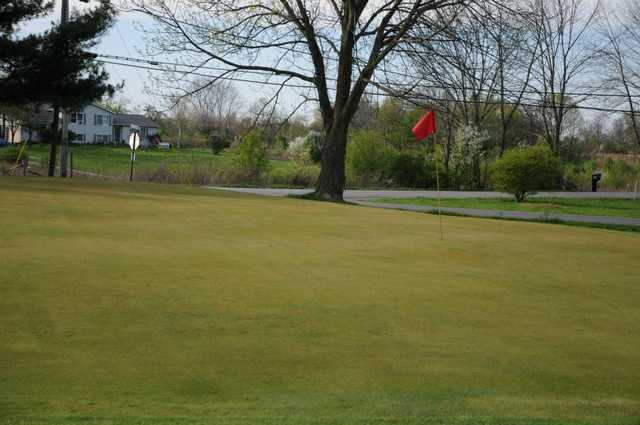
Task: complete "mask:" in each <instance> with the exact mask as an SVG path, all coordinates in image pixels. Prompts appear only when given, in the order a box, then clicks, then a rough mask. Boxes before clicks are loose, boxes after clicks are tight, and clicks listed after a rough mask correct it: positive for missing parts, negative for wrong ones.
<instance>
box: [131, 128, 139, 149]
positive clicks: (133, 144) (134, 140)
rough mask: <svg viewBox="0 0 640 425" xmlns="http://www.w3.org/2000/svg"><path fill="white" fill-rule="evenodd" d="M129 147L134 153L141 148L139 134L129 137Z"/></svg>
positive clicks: (132, 134)
mask: <svg viewBox="0 0 640 425" xmlns="http://www.w3.org/2000/svg"><path fill="white" fill-rule="evenodd" d="M129 147H130V148H131V150H134V151H135V150H136V149H138V148H139V147H140V136H139V135H138V133H137V132H136V133H131V136H129Z"/></svg>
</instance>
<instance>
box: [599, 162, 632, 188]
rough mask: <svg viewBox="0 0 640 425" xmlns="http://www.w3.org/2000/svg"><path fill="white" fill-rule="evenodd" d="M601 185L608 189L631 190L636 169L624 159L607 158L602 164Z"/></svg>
mask: <svg viewBox="0 0 640 425" xmlns="http://www.w3.org/2000/svg"><path fill="white" fill-rule="evenodd" d="M602 168H603V171H604V176H603V179H602V183H603V186H605V187H606V188H607V189H610V190H623V189H628V190H632V189H633V186H634V184H635V181H636V180H637V179H638V170H637V169H636V168H635V167H634V166H633V165H632V164H629V163H628V162H626V161H623V160H618V159H613V158H607V160H606V161H605V162H604V165H603V167H602Z"/></svg>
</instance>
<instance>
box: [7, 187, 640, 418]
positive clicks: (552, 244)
mask: <svg viewBox="0 0 640 425" xmlns="http://www.w3.org/2000/svg"><path fill="white" fill-rule="evenodd" d="M0 199H2V202H0V217H1V218H2V219H1V220H0V247H2V248H1V249H2V254H1V255H2V257H1V258H2V260H1V261H2V264H1V266H0V291H1V293H2V296H1V297H0V383H1V385H0V423H3V424H45V423H46V424H50V423H54V424H66V423H73V424H76V423H91V424H99V425H107V424H109V425H116V424H118V425H119V424H174V423H178V424H300V423H307V424H386V423H394V424H396V423H403V424H404V423H408V424H419V423H420V424H423V423H434V424H435V423H438V424H441V423H453V424H478V423H482V424H511V423H518V424H543V423H544V424H561V423H562V424H565V423H572V424H574V423H575V424H578V423H580V424H587V423H602V424H605V423H606V424H638V421H640V385H638V383H639V382H640V357H639V356H638V353H639V352H640V336H639V335H640V304H639V303H638V300H640V285H639V283H640V282H639V281H638V269H637V266H638V264H639V263H640V251H639V250H638V247H639V246H640V238H639V237H638V235H635V234H627V233H619V232H608V231H603V230H594V229H579V228H571V227H561V226H550V225H545V224H537V223H518V222H507V221H493V220H480V219H472V218H458V217H445V226H446V235H447V239H446V241H444V242H439V241H438V225H437V223H438V221H437V217H434V216H431V215H425V214H412V213H406V212H398V211H388V210H376V209H368V208H363V207H357V206H346V205H334V204H326V203H319V202H312V201H301V200H294V199H267V198H258V197H251V196H244V195H240V194H230V193H218V192H212V191H206V190H203V189H196V188H183V187H180V186H170V187H165V186H159V185H150V184H147V185H145V184H136V185H133V186H129V185H126V184H121V183H110V182H101V181H81V180H77V179H74V180H73V181H61V180H49V179H24V178H13V179H11V178H0Z"/></svg>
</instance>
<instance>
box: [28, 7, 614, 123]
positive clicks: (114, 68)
mask: <svg viewBox="0 0 640 425" xmlns="http://www.w3.org/2000/svg"><path fill="white" fill-rule="evenodd" d="M592 1H595V0H586V3H585V5H591V2H592ZM621 2H624V0H604V3H605V4H606V5H607V6H608V7H609V8H611V7H613V6H615V5H616V4H618V5H619V4H620V3H621ZM70 3H71V8H72V9H77V8H80V9H82V8H87V7H95V5H96V3H95V2H93V4H91V3H90V4H89V5H86V4H84V3H81V2H80V1H79V0H70ZM55 6H56V7H55V9H54V11H53V12H52V14H51V15H50V16H47V17H44V18H40V19H36V20H32V21H29V22H28V23H26V24H25V25H23V27H22V31H23V32H26V33H30V32H40V31H43V30H45V29H47V28H48V27H50V26H51V25H52V23H54V22H55V23H57V22H58V21H59V17H60V6H61V1H60V0H55ZM614 10H618V9H617V8H615V7H614ZM152 25H153V22H152V21H151V19H150V18H148V17H147V16H145V15H142V14H139V13H135V12H121V13H120V14H119V15H118V17H117V19H116V23H115V25H114V26H113V27H112V28H111V29H110V30H109V31H108V33H107V34H106V35H105V36H103V37H102V39H101V40H100V42H99V44H98V45H97V46H95V47H94V48H93V49H92V51H94V52H95V53H98V54H105V55H115V56H127V57H135V58H147V57H146V56H145V53H144V52H145V40H144V34H143V31H142V29H143V28H144V27H145V26H146V27H148V26H152ZM149 59H153V58H149ZM105 67H106V69H107V71H108V73H109V75H110V79H111V82H112V83H114V84H120V83H122V82H124V87H123V89H122V90H121V91H120V92H118V93H117V95H116V99H117V100H124V101H126V103H127V104H128V106H129V108H130V109H132V112H142V111H143V109H144V106H145V105H148V104H150V105H153V106H155V107H156V108H158V109H160V110H163V109H164V108H165V107H166V105H167V103H166V102H164V101H163V99H162V98H160V97H159V96H157V93H156V90H155V89H154V87H153V86H152V85H151V84H150V82H151V81H152V79H151V72H150V71H147V70H143V69H136V68H131V67H124V66H118V65H111V64H107V65H105ZM211 72H212V73H214V74H215V73H216V72H215V71H211ZM153 74H154V75H158V72H153ZM240 77H242V76H240ZM244 77H245V78H252V77H251V76H250V75H249V76H244ZM235 86H236V88H237V89H238V91H239V93H240V97H241V99H240V103H241V105H242V107H243V109H244V111H246V110H248V109H249V108H250V106H251V105H252V104H253V103H254V102H256V101H257V100H258V99H260V98H265V97H267V98H268V97H271V96H272V95H273V93H274V90H275V89H274V88H273V87H269V86H263V85H259V84H249V83H235ZM299 101H300V96H299V93H297V92H296V91H294V90H293V89H290V90H286V91H285V92H284V93H283V96H282V99H281V103H280V106H279V108H280V109H281V110H282V111H287V112H288V111H291V110H293V109H294V108H295V107H296V106H297V104H298V103H299ZM314 108H315V105H314V104H308V105H307V106H305V107H304V108H302V109H300V115H306V116H307V117H310V116H311V114H312V113H313V109H314Z"/></svg>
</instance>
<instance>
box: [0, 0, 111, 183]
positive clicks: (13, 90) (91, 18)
mask: <svg viewBox="0 0 640 425" xmlns="http://www.w3.org/2000/svg"><path fill="white" fill-rule="evenodd" d="M50 9H51V5H50V4H44V3H43V1H42V0H10V1H9V2H8V3H7V4H4V3H3V4H2V5H0V103H4V104H13V105H16V104H17V105H20V104H25V103H37V104H42V103H47V104H53V105H58V106H60V107H62V108H76V107H81V106H83V105H85V104H87V103H89V102H92V101H94V100H97V99H100V98H101V97H102V96H103V95H105V94H112V93H113V91H114V87H113V86H111V85H110V84H108V74H107V73H106V72H105V70H104V69H103V68H102V67H101V66H100V65H99V64H98V63H96V61H95V55H93V54H92V53H90V52H89V51H88V49H90V48H91V47H93V46H95V44H96V43H97V39H98V37H100V36H101V35H103V34H104V33H105V32H106V31H107V30H108V29H109V27H110V26H111V25H112V24H113V21H114V17H115V10H114V8H113V6H112V5H111V3H110V1H109V0H101V2H100V6H99V7H97V8H95V9H93V10H91V11H88V12H86V13H82V14H80V13H74V14H73V15H72V16H71V18H70V20H69V22H68V23H65V24H62V25H58V26H55V27H53V28H51V29H49V30H47V31H45V32H44V33H42V34H32V35H27V36H25V37H22V38H18V37H16V34H15V33H16V28H17V25H18V24H19V23H20V22H23V21H25V20H28V19H31V18H33V17H36V16H40V15H42V14H44V13H46V12H48V11H49V10H50ZM58 121H59V119H58V114H56V113H54V117H53V123H52V129H53V131H52V134H53V136H52V138H53V139H52V140H51V149H50V155H49V161H50V163H49V175H50V176H52V175H53V174H54V171H55V163H56V152H57V143H58V140H59V132H58V125H59V122H58Z"/></svg>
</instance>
